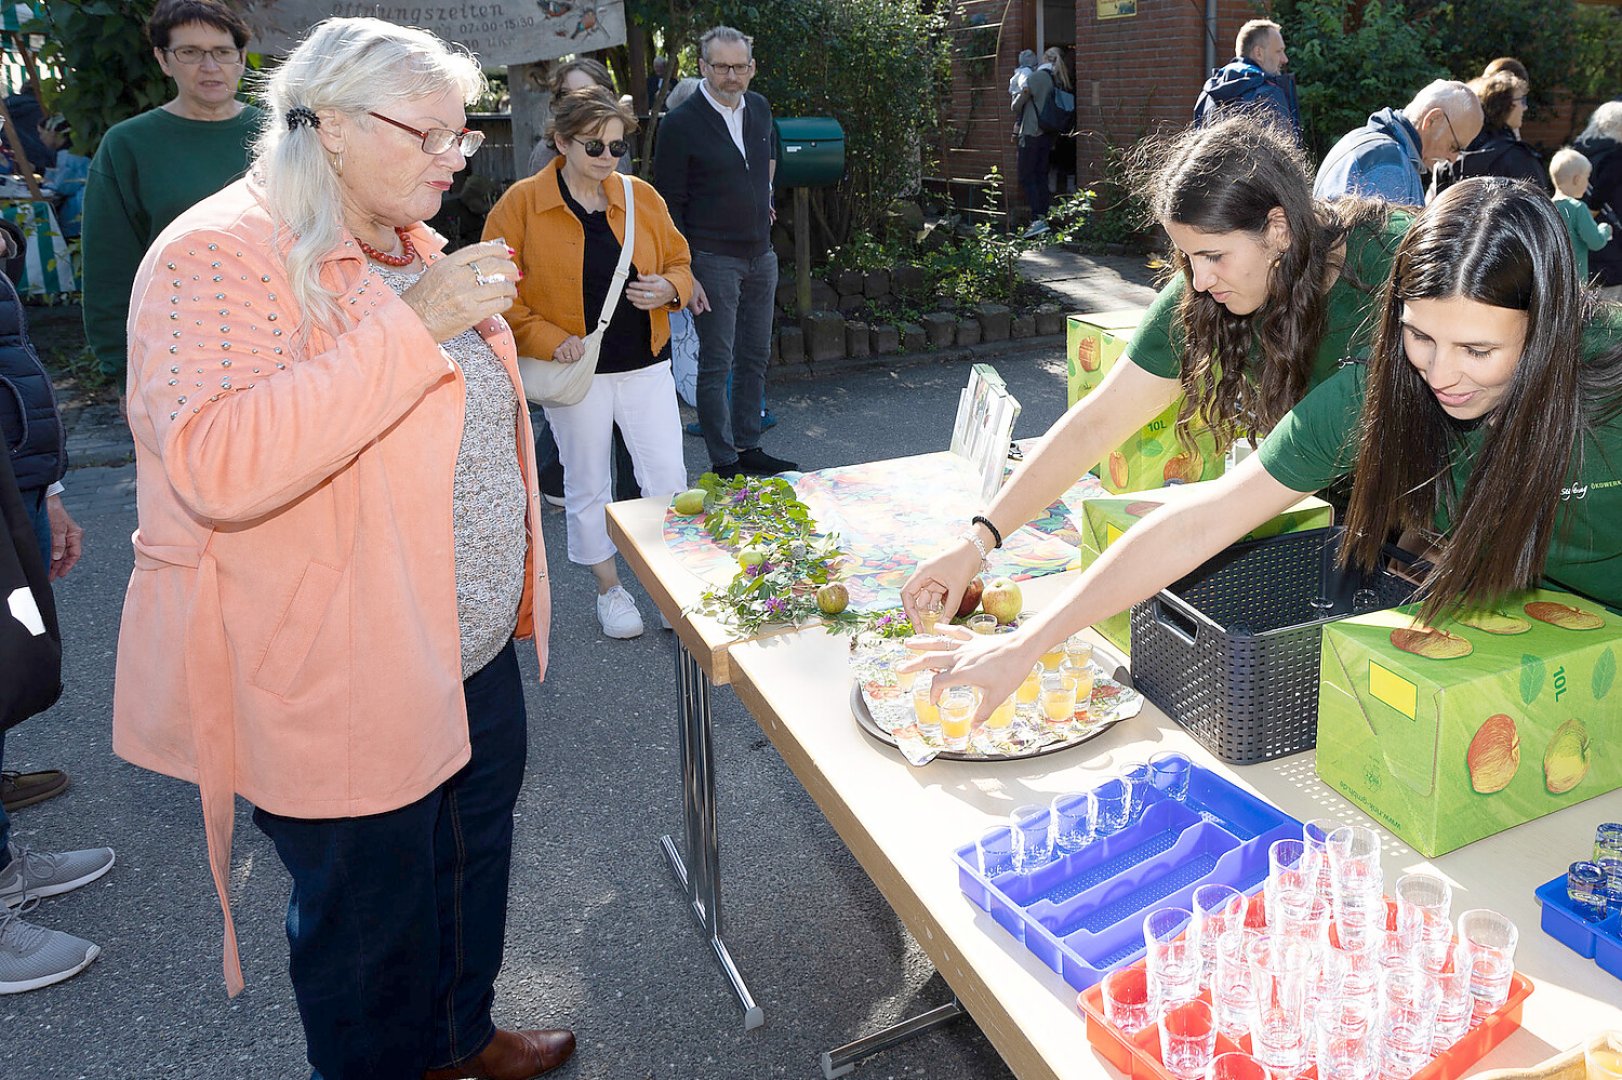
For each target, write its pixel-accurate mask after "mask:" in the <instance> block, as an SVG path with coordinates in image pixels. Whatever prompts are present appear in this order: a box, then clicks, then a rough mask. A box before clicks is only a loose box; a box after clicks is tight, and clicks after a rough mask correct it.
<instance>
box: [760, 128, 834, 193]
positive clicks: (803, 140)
mask: <svg viewBox="0 0 1622 1080" xmlns="http://www.w3.org/2000/svg"><path fill="white" fill-rule="evenodd" d="M776 127H777V186H778V187H779V188H801V187H830V186H832V185H834V184H837V183H839V181H840V179H841V178H842V177H844V175H845V129H844V128H842V127H840V126H839V121H838V120H835V119H834V118H833V117H831V116H794V117H784V118H782V119H780V120H778V121H776Z"/></svg>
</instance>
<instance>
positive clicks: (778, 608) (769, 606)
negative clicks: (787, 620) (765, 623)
mask: <svg viewBox="0 0 1622 1080" xmlns="http://www.w3.org/2000/svg"><path fill="white" fill-rule="evenodd" d="M766 614H767V615H770V616H773V617H775V618H781V617H782V616H784V615H787V614H788V601H787V600H784V599H783V598H782V597H781V596H774V597H772V598H771V599H770V600H768V601H766Z"/></svg>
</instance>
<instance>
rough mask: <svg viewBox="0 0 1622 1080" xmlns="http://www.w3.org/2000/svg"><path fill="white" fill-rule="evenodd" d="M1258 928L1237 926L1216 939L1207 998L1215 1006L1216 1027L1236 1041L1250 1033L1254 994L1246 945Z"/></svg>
mask: <svg viewBox="0 0 1622 1080" xmlns="http://www.w3.org/2000/svg"><path fill="white" fill-rule="evenodd" d="M1262 936H1263V934H1262V931H1260V930H1252V929H1249V928H1245V927H1241V928H1238V929H1235V930H1231V931H1229V932H1228V933H1226V934H1224V935H1222V937H1220V938H1218V939H1217V966H1216V974H1215V976H1213V978H1212V980H1211V1002H1212V1004H1214V1005H1215V1006H1216V1021H1217V1030H1218V1031H1220V1032H1222V1037H1223V1038H1225V1039H1227V1040H1228V1041H1229V1042H1231V1043H1235V1044H1237V1043H1238V1042H1239V1040H1240V1039H1241V1038H1243V1037H1244V1036H1246V1035H1249V1034H1250V1021H1251V1018H1252V1017H1253V1016H1255V1015H1256V994H1255V991H1254V990H1253V989H1252V988H1251V982H1250V947H1251V945H1252V944H1253V943H1254V942H1256V941H1258V940H1260V939H1261V938H1262Z"/></svg>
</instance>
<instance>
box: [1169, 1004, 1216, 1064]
mask: <svg viewBox="0 0 1622 1080" xmlns="http://www.w3.org/2000/svg"><path fill="white" fill-rule="evenodd" d="M1216 1037H1217V1029H1216V1022H1215V1020H1214V1019H1213V1017H1212V1015H1211V1005H1210V1003H1209V1002H1206V1001H1201V1000H1200V999H1199V998H1195V999H1194V1000H1193V1001H1184V1002H1181V1003H1180V1004H1177V1005H1173V1006H1171V1007H1169V1008H1167V1009H1166V1010H1165V1011H1164V1012H1163V1013H1161V1014H1160V1063H1161V1064H1162V1065H1164V1066H1165V1067H1166V1071H1167V1072H1169V1073H1171V1074H1172V1075H1173V1076H1175V1077H1177V1080H1199V1078H1200V1077H1203V1076H1204V1075H1205V1071H1206V1070H1207V1069H1209V1068H1210V1067H1211V1059H1212V1058H1213V1057H1215V1056H1216Z"/></svg>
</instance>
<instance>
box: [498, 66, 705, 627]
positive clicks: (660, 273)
mask: <svg viewBox="0 0 1622 1080" xmlns="http://www.w3.org/2000/svg"><path fill="white" fill-rule="evenodd" d="M634 130H636V119H635V117H633V116H632V115H631V113H630V111H629V110H628V109H626V108H625V107H624V106H622V105H620V103H619V102H618V101H617V100H616V99H615V98H614V96H613V95H612V94H610V93H609V92H608V91H606V90H604V89H602V88H601V87H597V86H593V87H590V88H588V89H585V90H578V91H575V92H574V93H571V94H568V95H565V96H564V97H563V99H562V100H561V101H559V102H558V103H557V106H556V108H555V111H554V113H553V117H552V123H551V125H550V129H549V131H548V133H547V137H548V138H549V139H551V140H552V142H553V144H554V145H555V146H556V147H557V150H558V154H559V155H560V156H559V157H558V158H557V159H556V160H554V161H552V162H551V163H550V164H548V165H547V167H546V168H544V169H542V170H541V171H540V172H538V173H536V174H535V175H534V176H532V177H530V178H528V179H527V180H520V181H518V183H516V184H514V185H513V186H512V187H511V188H509V189H508V191H507V193H506V194H505V195H503V196H502V198H501V201H500V202H498V203H497V204H496V206H495V209H493V210H491V211H490V216H489V218H488V219H486V222H485V227H484V235H485V238H486V239H493V238H497V237H500V238H502V239H504V240H505V241H506V243H507V245H508V246H509V247H511V248H512V249H513V250H514V251H515V252H516V253H517V254H515V255H514V256H513V258H514V259H515V260H516V261H517V263H518V265H519V266H520V267H522V268H523V271H524V278H523V280H522V281H521V282H519V285H518V297H517V299H516V300H514V301H513V305H512V308H511V309H510V310H509V311H508V312H507V321H508V322H509V323H510V324H511V326H512V328H513V335H514V336H515V337H516V338H517V340H518V351H519V353H520V354H522V355H525V356H532V357H535V358H537V359H539V360H543V361H549V362H552V363H560V364H572V363H576V362H578V361H579V360H580V358H581V357H582V356H583V355H584V354H585V349H586V346H585V341H584V339H585V337H586V335H587V332H588V330H589V328H590V327H594V326H596V325H597V322H598V320H599V319H600V318H601V315H602V311H603V304H604V301H605V300H606V299H607V296H608V293H609V283H610V280H611V279H612V277H613V274H614V268H615V266H616V264H617V263H618V262H619V258H620V248H621V245H622V244H623V243H624V242H625V189H624V187H623V186H622V184H621V181H620V178H619V175H618V174H617V173H616V171H615V166H616V165H617V164H618V162H619V158H620V156H621V155H622V154H623V153H624V152H625V136H626V133H627V132H630V131H634ZM631 187H632V191H633V192H634V193H635V194H634V198H635V199H636V235H635V238H634V243H633V245H632V248H631V261H632V263H633V265H634V267H635V270H636V273H635V275H634V276H632V277H631V278H630V279H628V280H627V282H626V284H625V288H624V291H623V293H622V295H621V296H620V299H619V303H618V304H617V305H616V307H615V309H614V313H613V318H612V320H611V321H610V322H609V324H608V327H607V329H606V330H605V331H604V333H603V339H602V347H601V351H600V353H599V355H598V359H597V373H596V375H595V376H594V377H593V378H592V385H591V390H590V391H589V392H588V393H587V394H586V397H585V399H584V400H583V401H581V402H579V403H578V404H575V405H567V406H563V407H554V406H548V407H547V409H546V418H547V420H548V421H549V422H550V423H551V425H552V431H553V433H554V434H555V435H556V437H557V441H558V454H559V457H561V458H562V460H563V476H564V481H563V505H564V510H565V512H566V513H567V516H568V537H569V561H570V562H575V563H582V564H584V565H586V566H589V567H591V572H592V574H593V575H594V576H595V577H596V578H597V619H598V621H599V622H600V623H601V624H602V627H603V633H605V634H607V635H608V636H609V637H614V638H633V637H636V636H637V635H639V634H641V633H642V616H641V614H640V613H639V612H638V611H637V607H636V601H634V600H632V599H631V595H630V593H628V592H626V591H625V589H624V587H622V586H621V585H620V581H619V572H618V569H617V568H616V566H615V562H614V554H615V551H614V544H613V542H612V541H611V540H609V538H608V528H607V522H606V518H605V516H604V513H603V508H604V507H606V506H607V505H608V501H609V459H610V454H611V450H610V445H611V443H610V439H611V437H612V432H613V428H614V426H615V425H616V424H617V425H618V426H619V429H620V431H621V432H623V433H624V435H625V443H626V445H627V446H628V447H630V450H631V460H632V461H633V462H634V463H635V465H636V480H637V484H638V486H639V487H640V488H641V490H642V494H643V495H644V496H669V495H672V494H674V493H675V492H677V491H680V490H681V489H682V488H684V487H686V486H687V468H686V466H685V465H684V464H683V462H682V445H681V421H680V417H679V415H678V413H677V411H676V384H675V381H674V380H673V379H672V378H671V375H670V320H669V313H670V312H672V311H677V310H680V308H681V306H682V304H684V303H685V302H686V301H687V300H688V298H689V297H690V296H691V295H692V290H693V275H692V272H691V271H690V270H689V269H688V251H687V241H686V240H685V239H683V237H682V235H681V233H679V232H677V231H676V226H675V224H674V223H673V222H672V221H671V220H670V212H669V211H668V210H666V209H665V203H664V200H663V199H661V198H660V197H659V194H658V192H656V191H654V189H653V188H652V187H650V186H649V185H647V184H645V183H643V182H642V181H640V180H637V179H634V178H633V179H632V180H631Z"/></svg>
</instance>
